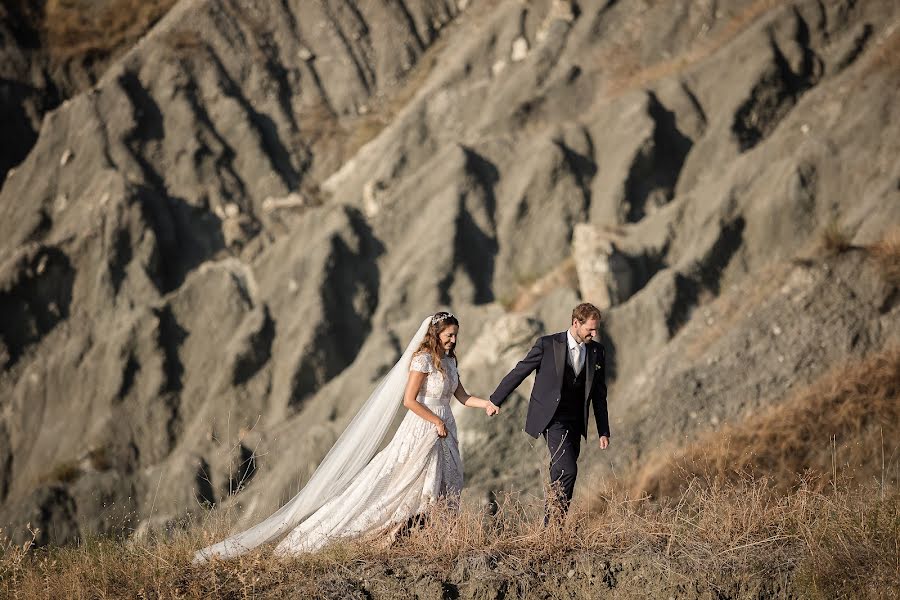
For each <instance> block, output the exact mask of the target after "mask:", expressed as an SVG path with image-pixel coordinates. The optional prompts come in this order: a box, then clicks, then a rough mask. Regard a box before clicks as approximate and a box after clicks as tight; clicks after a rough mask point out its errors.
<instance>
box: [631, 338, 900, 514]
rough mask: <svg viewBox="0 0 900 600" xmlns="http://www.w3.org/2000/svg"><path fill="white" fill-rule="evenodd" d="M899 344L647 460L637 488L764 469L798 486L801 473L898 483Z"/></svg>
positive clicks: (659, 491)
mask: <svg viewBox="0 0 900 600" xmlns="http://www.w3.org/2000/svg"><path fill="white" fill-rule="evenodd" d="M898 440H900V348H890V349H887V350H884V351H882V352H880V353H877V354H874V355H872V356H870V357H868V358H866V359H864V360H862V361H860V362H858V363H855V364H848V365H842V366H840V367H838V368H836V369H833V370H831V371H830V372H828V373H826V374H825V375H823V376H822V377H820V378H819V379H818V380H817V381H815V382H813V384H812V385H810V386H808V387H805V388H803V389H800V390H797V391H796V392H795V393H794V394H793V396H791V397H790V398H788V399H787V400H785V401H784V402H779V403H774V404H773V406H772V408H771V409H769V410H768V411H766V412H764V413H762V414H759V415H756V416H753V417H751V418H749V419H747V420H745V421H743V422H740V423H734V424H730V425H726V426H725V427H723V428H722V429H721V430H719V431H716V432H713V433H709V434H707V435H705V436H704V437H702V438H701V439H698V440H697V441H696V442H694V443H692V444H690V445H689V446H687V447H686V448H684V449H683V450H680V451H677V452H676V453H675V455H674V456H673V457H672V458H671V459H660V460H657V461H652V460H651V461H649V462H648V463H647V465H648V466H647V467H645V469H644V470H643V472H641V473H640V474H639V475H638V476H637V477H635V480H634V487H633V489H634V490H638V491H643V492H647V493H649V494H651V495H653V496H655V497H662V496H674V495H677V494H678V493H679V490H681V489H684V488H685V487H686V486H687V485H688V483H689V482H690V481H692V480H693V479H694V477H697V476H700V477H703V478H708V479H726V480H734V479H739V478H741V477H744V476H746V475H747V474H750V475H753V476H756V477H763V476H764V477H767V478H769V479H771V481H772V482H773V483H774V484H775V485H776V487H777V488H779V489H780V490H783V491H786V490H791V489H796V488H797V486H798V485H799V484H800V478H801V474H803V473H808V474H810V475H811V476H812V477H813V481H814V482H815V483H814V487H816V488H817V489H822V488H824V487H825V486H827V485H832V484H834V483H836V482H835V479H836V477H841V478H846V479H853V480H855V481H857V482H864V481H872V480H873V479H874V480H876V481H878V482H879V484H882V483H883V484H896V483H897V478H898V474H900V472H898V470H900V441H898Z"/></svg>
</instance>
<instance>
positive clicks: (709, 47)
mask: <svg viewBox="0 0 900 600" xmlns="http://www.w3.org/2000/svg"><path fill="white" fill-rule="evenodd" d="M786 4H787V2H785V0H756V1H755V2H753V3H751V4H750V5H749V6H747V7H746V8H745V9H744V10H742V11H741V12H740V13H738V14H737V15H735V16H734V17H732V18H731V19H729V20H728V21H727V22H726V23H725V24H723V25H722V26H721V27H720V28H718V30H717V31H716V33H715V34H714V35H711V36H709V37H704V38H701V39H700V40H699V41H698V42H697V43H696V44H695V45H694V46H693V47H691V48H690V49H688V50H687V51H686V52H682V53H679V54H678V56H676V57H674V58H671V59H666V60H661V61H658V62H655V63H653V64H650V65H641V64H640V62H639V60H638V58H637V56H638V55H639V52H638V51H637V50H636V49H635V48H636V46H637V45H638V44H640V42H641V36H642V35H643V32H642V31H641V30H640V25H639V24H638V25H637V26H636V27H635V31H634V32H633V33H632V36H631V38H632V39H631V40H629V41H628V42H627V43H623V44H619V45H616V46H614V47H612V48H610V50H609V52H608V53H607V54H604V55H602V59H601V60H600V61H598V62H599V63H600V64H613V65H616V67H615V68H614V70H613V71H612V72H610V73H609V78H610V81H609V84H608V86H607V91H606V93H607V95H608V96H609V97H616V96H619V95H622V94H623V93H625V92H627V91H629V90H634V89H637V88H644V87H647V86H648V85H650V84H651V83H652V82H654V81H658V80H660V79H663V78H666V77H671V76H672V75H675V74H677V73H681V72H683V71H685V70H686V69H689V68H690V67H692V66H694V65H696V64H699V63H700V62H702V61H704V60H706V59H707V58H709V57H710V56H712V55H713V54H715V53H716V52H717V51H718V50H719V49H721V48H722V47H723V46H725V45H726V44H728V43H730V42H731V41H733V40H734V38H736V37H737V36H738V35H740V34H741V33H742V32H743V31H744V30H746V29H747V28H749V27H750V26H751V25H752V24H753V23H755V22H756V20H757V19H759V18H760V17H762V16H763V15H764V14H765V13H767V12H768V11H770V10H772V9H773V8H777V7H779V6H784V5H786ZM629 59H630V60H629Z"/></svg>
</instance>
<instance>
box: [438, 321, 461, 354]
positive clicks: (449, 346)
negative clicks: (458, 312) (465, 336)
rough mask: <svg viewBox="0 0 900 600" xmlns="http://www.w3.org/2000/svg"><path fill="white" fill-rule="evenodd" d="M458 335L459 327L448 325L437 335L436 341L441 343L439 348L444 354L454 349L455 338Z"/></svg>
mask: <svg viewBox="0 0 900 600" xmlns="http://www.w3.org/2000/svg"><path fill="white" fill-rule="evenodd" d="M458 334H459V327H458V326H456V325H450V326H449V327H446V328H444V330H443V331H441V333H440V334H438V339H439V340H440V342H441V348H443V349H444V352H450V351H451V350H453V349H454V348H455V347H456V336H457V335H458Z"/></svg>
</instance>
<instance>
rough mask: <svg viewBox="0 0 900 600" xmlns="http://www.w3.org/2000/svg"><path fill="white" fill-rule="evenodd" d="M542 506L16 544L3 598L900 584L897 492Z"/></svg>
mask: <svg viewBox="0 0 900 600" xmlns="http://www.w3.org/2000/svg"><path fill="white" fill-rule="evenodd" d="M541 514H542V508H541V506H540V502H539V501H537V500H535V501H533V502H531V503H530V504H529V503H523V502H521V501H520V500H519V499H517V498H513V497H507V498H506V499H505V500H504V501H503V502H501V504H500V505H499V507H498V509H497V511H496V513H495V514H490V513H489V512H488V511H486V510H479V509H473V508H470V507H469V508H464V510H462V511H461V512H460V513H459V514H456V513H453V512H452V511H448V510H447V509H446V508H445V507H437V508H436V509H435V513H434V514H433V515H432V518H431V519H430V520H429V521H428V523H427V524H426V525H425V526H423V527H421V528H416V529H412V530H411V531H409V532H408V533H407V535H405V536H403V537H401V538H399V539H398V540H396V541H395V542H394V543H393V544H392V545H389V546H386V545H385V544H373V543H372V541H371V540H360V541H355V542H347V543H343V544H335V545H333V546H331V547H329V548H328V549H326V550H324V551H322V552H319V553H316V554H311V555H306V556H302V557H300V558H296V559H290V560H278V559H275V558H273V557H272V556H271V554H269V552H268V550H262V551H257V552H253V553H250V554H247V555H245V556H243V557H240V558H238V559H234V560H230V561H220V560H214V561H211V562H210V563H207V564H205V565H191V564H190V559H191V556H192V554H193V551H194V550H195V549H196V548H198V547H200V546H202V545H205V544H207V543H209V542H210V541H213V540H216V539H220V538H221V536H222V535H223V533H224V527H223V524H224V522H225V519H222V518H220V517H212V518H210V519H207V520H206V521H204V522H203V523H198V524H194V525H191V524H187V525H186V526H185V527H184V528H182V529H178V530H176V531H175V532H173V533H170V534H167V535H166V534H162V533H161V534H157V535H151V536H147V537H145V538H143V539H133V540H130V541H117V540H111V539H102V540H101V539H94V540H87V541H84V542H83V543H81V544H80V545H78V546H72V547H65V548H35V547H32V546H30V545H29V544H25V545H24V546H13V545H10V544H6V545H5V546H2V556H0V595H3V596H4V597H10V598H17V597H21V598H58V597H66V598H107V597H115V598H122V597H126V598H268V597H316V598H323V597H334V598H344V597H373V598H378V597H403V596H406V597H410V596H412V595H413V594H414V593H419V594H422V595H423V596H424V597H441V596H443V595H444V593H445V591H446V589H447V586H451V587H452V588H456V587H457V586H465V585H468V586H480V585H488V583H490V582H494V583H492V584H490V585H494V584H496V585H498V586H500V587H501V588H502V589H504V590H506V592H505V593H506V597H510V598H512V597H534V596H542V595H546V594H551V595H553V596H556V595H558V594H564V595H566V596H567V597H572V598H589V597H596V594H597V593H598V592H599V591H600V590H605V589H606V588H607V586H608V585H609V584H610V582H612V584H614V585H615V587H616V588H617V590H616V591H617V593H619V596H620V597H635V598H637V597H646V596H647V594H651V595H653V594H654V593H656V592H659V593H665V594H667V595H668V594H670V593H672V592H674V591H675V590H676V589H685V587H688V588H692V589H696V590H697V596H698V597H700V596H701V592H702V591H703V590H704V589H707V590H709V591H713V590H715V591H718V592H721V591H723V590H726V589H728V588H729V586H731V587H734V589H740V590H743V591H744V593H745V594H746V593H747V591H748V590H758V591H761V593H762V591H765V590H770V591H772V590H771V589H770V588H771V584H772V582H773V581H780V582H784V584H785V585H786V586H788V588H790V589H791V591H792V593H793V597H797V596H798V595H799V596H802V597H816V596H818V597H823V598H835V597H870V598H882V597H884V598H887V597H891V596H890V590H892V589H898V588H897V587H896V586H897V585H898V584H900V564H898V560H900V559H898V556H900V554H898V553H897V552H896V549H897V547H896V545H897V543H898V539H900V538H898V534H900V494H898V492H897V491H896V490H893V491H890V492H887V491H886V490H883V489H882V490H871V489H869V490H863V489H859V488H855V489H853V490H850V489H842V488H837V489H835V490H834V491H833V492H832V493H830V494H823V493H820V492H815V491H812V490H811V489H808V488H801V489H799V490H798V491H796V492H794V493H792V494H788V495H783V496H778V495H775V494H773V493H772V489H771V488H770V486H769V484H768V483H766V482H765V481H756V482H754V481H741V482H736V483H729V484H713V485H710V486H702V485H699V483H698V482H695V483H694V484H693V485H692V487H691V489H690V493H686V494H685V495H683V496H682V497H681V499H680V500H679V501H678V502H672V503H664V504H659V503H653V502H650V501H648V500H647V499H646V498H638V499H635V498H629V497H628V496H627V495H625V494H624V493H622V492H614V491H613V492H608V493H604V494H602V495H601V496H598V497H597V498H596V501H595V502H594V506H593V507H592V508H591V509H590V510H588V507H584V506H581V507H579V506H577V505H576V507H575V508H574V509H573V512H572V514H570V518H569V519H568V520H567V521H566V522H565V523H563V524H561V525H559V526H556V527H550V528H544V527H543V526H542V524H541V522H542V519H541ZM610 577H611V578H612V579H610ZM485 582H488V583H485ZM432 584H433V585H432ZM429 586H431V587H433V588H434V590H435V593H433V594H432V593H429V592H428V591H427V590H428V587H429ZM775 591H777V590H775ZM781 593H782V594H784V595H787V590H785V589H782V590H781ZM754 595H755V594H754ZM679 597H684V596H682V595H679Z"/></svg>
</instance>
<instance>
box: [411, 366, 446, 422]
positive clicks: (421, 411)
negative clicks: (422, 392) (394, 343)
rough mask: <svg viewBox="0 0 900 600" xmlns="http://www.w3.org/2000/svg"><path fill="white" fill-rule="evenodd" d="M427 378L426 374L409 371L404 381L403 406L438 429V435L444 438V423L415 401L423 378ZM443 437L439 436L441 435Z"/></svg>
mask: <svg viewBox="0 0 900 600" xmlns="http://www.w3.org/2000/svg"><path fill="white" fill-rule="evenodd" d="M427 376H428V374H427V373H422V372H420V371H410V372H409V378H408V379H407V380H406V390H404V392H403V406H405V407H406V408H408V409H409V410H411V411H413V412H414V413H416V414H417V415H419V416H420V417H422V418H423V419H425V420H426V421H428V422H429V423H432V424H434V426H435V427H437V429H438V435H440V436H441V437H444V436H445V435H447V434H446V429H444V421H442V420H441V418H440V417H439V416H437V415H436V414H434V413H433V412H431V411H430V410H428V407H427V406H425V405H424V404H422V403H421V402H419V401H417V400H416V396H417V395H418V394H419V389H420V388H421V387H422V383H423V382H424V381H425V378H426V377H427ZM442 432H444V433H443V435H441V433H442Z"/></svg>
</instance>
